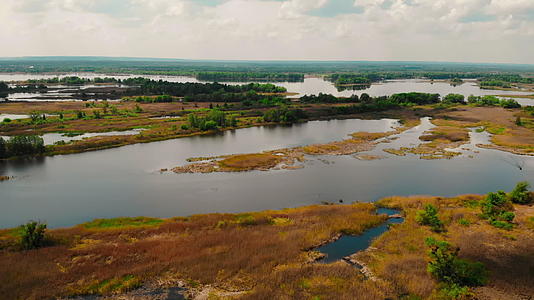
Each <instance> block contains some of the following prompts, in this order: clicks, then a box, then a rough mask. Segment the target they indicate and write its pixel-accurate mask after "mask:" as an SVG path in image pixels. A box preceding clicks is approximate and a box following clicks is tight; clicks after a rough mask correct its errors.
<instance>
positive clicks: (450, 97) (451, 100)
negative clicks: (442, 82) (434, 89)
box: [443, 94, 465, 104]
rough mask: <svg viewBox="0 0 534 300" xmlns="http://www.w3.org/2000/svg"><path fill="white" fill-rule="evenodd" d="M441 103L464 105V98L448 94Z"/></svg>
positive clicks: (459, 95)
mask: <svg viewBox="0 0 534 300" xmlns="http://www.w3.org/2000/svg"><path fill="white" fill-rule="evenodd" d="M443 102H446V103H459V104H465V97H464V95H461V94H448V95H447V96H445V97H443Z"/></svg>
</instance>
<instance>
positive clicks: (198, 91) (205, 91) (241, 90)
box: [122, 78, 287, 102]
mask: <svg viewBox="0 0 534 300" xmlns="http://www.w3.org/2000/svg"><path fill="white" fill-rule="evenodd" d="M122 83H123V84H126V85H130V86H136V88H135V89H132V90H129V91H127V93H129V94H137V95H168V96H174V97H184V99H185V100H186V101H198V102H241V101H245V100H247V99H248V100H251V101H257V100H260V99H261V98H263V97H264V96H262V95H259V94H258V93H268V94H271V93H285V92H286V91H287V90H286V89H285V88H284V87H279V86H276V85H274V84H270V83H249V84H244V85H230V84H221V83H192V82H186V83H180V82H168V81H162V80H159V81H156V80H150V79H146V78H131V79H126V80H123V81H122ZM167 99H170V98H167ZM163 102H167V101H163Z"/></svg>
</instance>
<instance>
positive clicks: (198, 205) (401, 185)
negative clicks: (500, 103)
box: [0, 119, 534, 228]
mask: <svg viewBox="0 0 534 300" xmlns="http://www.w3.org/2000/svg"><path fill="white" fill-rule="evenodd" d="M396 125H397V121H395V120H390V119H385V120H330V121H312V122H307V123H302V124H295V125H292V126H276V127H266V126H265V127H254V128H246V129H239V130H235V131H226V132H223V133H220V134H218V135H213V136H196V137H189V138H181V139H176V140H169V141H163V142H155V143H149V144H138V145H130V146H125V147H121V148H116V149H109V150H103V151H97V152H88V153H81V154H74V155H65V156H54V157H46V158H41V159H33V160H22V161H21V160H18V161H8V162H1V163H0V174H2V175H9V176H16V178H15V179H14V180H10V181H8V182H3V183H0V228H4V227H12V226H16V225H18V224H21V223H23V222H25V221H27V220H29V219H39V220H43V221H47V222H48V223H49V224H50V225H51V226H52V227H57V226H70V225H73V224H78V223H81V222H85V221H88V220H92V219H94V218H111V217H119V216H154V217H171V216H183V215H191V214H196V213H208V212H240V211H255V210H263V209H278V208H285V207H295V206H300V205H307V204H315V203H320V202H321V201H338V200H339V199H343V200H344V202H345V203H347V202H351V201H354V200H359V201H375V200H377V199H379V198H381V197H384V196H391V195H413V194H432V195H442V196H452V195H456V194H461V193H487V192H489V191H495V190H497V189H505V190H509V189H511V188H512V187H513V186H514V185H515V183H516V182H518V181H521V180H527V181H530V182H534V181H533V179H534V174H533V173H532V170H533V168H534V158H532V157H520V156H515V155H512V154H509V153H504V152H499V151H495V150H484V149H479V150H480V153H479V154H476V155H475V157H474V158H470V157H469V155H462V156H459V157H456V158H454V159H451V160H433V161H426V160H420V159H419V158H417V157H416V156H413V155H408V156H406V157H397V156H393V155H389V154H386V153H384V152H382V151H381V148H384V147H393V146H395V147H397V146H402V145H406V146H407V145H409V144H412V143H417V142H418V139H417V137H418V136H419V135H420V134H421V132H422V131H424V130H426V129H427V128H429V127H431V125H430V123H429V122H428V120H427V119H425V120H424V122H423V123H422V124H421V125H420V126H418V127H416V128H414V129H412V130H409V131H406V132H404V133H402V134H400V135H399V137H400V138H399V139H398V140H395V141H394V142H393V143H391V144H384V145H381V146H380V147H378V148H377V149H376V150H375V151H374V152H380V154H381V155H383V156H385V158H384V159H381V160H374V161H362V160H358V159H356V158H354V157H353V156H324V157H312V158H311V159H310V160H309V161H307V162H306V163H305V164H306V167H305V168H303V169H299V170H280V171H269V172H262V171H253V172H244V173H212V174H174V173H170V172H169V173H163V174H160V172H159V171H158V170H160V169H161V168H170V167H173V166H177V165H182V164H185V163H186V161H185V160H186V159H187V158H189V157H194V156H212V155H222V154H233V153H252V152H258V151H263V150H270V149H278V148H284V147H293V146H299V145H306V144H312V143H325V142H329V141H333V140H341V139H344V138H346V137H347V134H349V133H352V132H357V131H371V132H380V131H389V130H390V129H391V127H392V126H396ZM473 135H475V138H476V139H478V140H481V139H482V138H481V136H480V134H476V133H473ZM471 147H475V146H474V145H471ZM371 152H372V153H373V151H371ZM516 162H519V163H521V164H522V165H523V170H519V168H518V167H517V165H516Z"/></svg>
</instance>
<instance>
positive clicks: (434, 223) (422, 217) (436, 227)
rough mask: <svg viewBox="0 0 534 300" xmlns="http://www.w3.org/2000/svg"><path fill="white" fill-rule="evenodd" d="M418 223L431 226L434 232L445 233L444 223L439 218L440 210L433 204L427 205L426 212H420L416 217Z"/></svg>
mask: <svg viewBox="0 0 534 300" xmlns="http://www.w3.org/2000/svg"><path fill="white" fill-rule="evenodd" d="M415 220H416V221H417V223H419V224H421V225H426V226H430V227H431V228H432V230H433V231H435V232H440V231H443V229H444V228H443V222H441V220H440V219H439V217H438V209H437V207H435V206H434V205H432V204H427V205H426V206H425V209H424V210H419V211H418V212H417V215H416V217H415Z"/></svg>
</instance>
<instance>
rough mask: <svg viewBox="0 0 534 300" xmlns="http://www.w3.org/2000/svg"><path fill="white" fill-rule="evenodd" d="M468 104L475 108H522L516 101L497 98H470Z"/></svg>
mask: <svg viewBox="0 0 534 300" xmlns="http://www.w3.org/2000/svg"><path fill="white" fill-rule="evenodd" d="M467 102H468V103H469V104H471V105H475V106H501V107H504V108H521V104H519V103H518V102H517V101H515V100H514V99H499V98H497V97H495V96H473V95H471V96H469V97H467Z"/></svg>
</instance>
